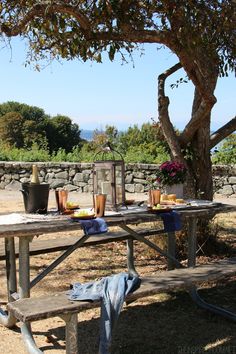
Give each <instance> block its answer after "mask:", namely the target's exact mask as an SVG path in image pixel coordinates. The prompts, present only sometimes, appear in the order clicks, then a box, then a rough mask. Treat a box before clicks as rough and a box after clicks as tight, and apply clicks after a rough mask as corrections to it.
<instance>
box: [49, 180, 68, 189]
mask: <svg viewBox="0 0 236 354" xmlns="http://www.w3.org/2000/svg"><path fill="white" fill-rule="evenodd" d="M64 185H65V180H64V179H59V178H58V179H55V180H53V181H52V182H51V183H50V188H52V189H56V188H60V187H64Z"/></svg>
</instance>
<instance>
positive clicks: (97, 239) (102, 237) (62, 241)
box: [0, 229, 163, 260]
mask: <svg viewBox="0 0 236 354" xmlns="http://www.w3.org/2000/svg"><path fill="white" fill-rule="evenodd" d="M137 232H138V233H139V234H140V235H147V236H151V235H157V234H160V233H163V231H160V230H156V229H153V230H148V231H147V230H138V231H137ZM78 233H80V236H73V235H66V236H65V235H59V236H58V237H57V238H54V239H48V240H42V239H37V238H36V239H33V241H32V242H30V255H39V254H43V253H51V252H57V251H63V250H66V249H67V248H68V247H70V246H72V245H73V244H74V243H75V242H77V241H78V240H79V239H80V238H81V237H82V233H81V231H78ZM128 237H129V234H128V233H127V232H125V231H116V232H112V231H109V232H107V233H106V234H99V235H97V236H96V235H94V236H91V237H90V238H89V239H88V240H87V241H85V243H84V244H83V245H82V246H80V247H86V246H93V245H99V244H105V243H109V242H115V241H123V240H126V239H127V238H128ZM15 254H16V257H18V256H19V244H18V242H15ZM4 259H5V247H4V244H1V245H0V260H4Z"/></svg>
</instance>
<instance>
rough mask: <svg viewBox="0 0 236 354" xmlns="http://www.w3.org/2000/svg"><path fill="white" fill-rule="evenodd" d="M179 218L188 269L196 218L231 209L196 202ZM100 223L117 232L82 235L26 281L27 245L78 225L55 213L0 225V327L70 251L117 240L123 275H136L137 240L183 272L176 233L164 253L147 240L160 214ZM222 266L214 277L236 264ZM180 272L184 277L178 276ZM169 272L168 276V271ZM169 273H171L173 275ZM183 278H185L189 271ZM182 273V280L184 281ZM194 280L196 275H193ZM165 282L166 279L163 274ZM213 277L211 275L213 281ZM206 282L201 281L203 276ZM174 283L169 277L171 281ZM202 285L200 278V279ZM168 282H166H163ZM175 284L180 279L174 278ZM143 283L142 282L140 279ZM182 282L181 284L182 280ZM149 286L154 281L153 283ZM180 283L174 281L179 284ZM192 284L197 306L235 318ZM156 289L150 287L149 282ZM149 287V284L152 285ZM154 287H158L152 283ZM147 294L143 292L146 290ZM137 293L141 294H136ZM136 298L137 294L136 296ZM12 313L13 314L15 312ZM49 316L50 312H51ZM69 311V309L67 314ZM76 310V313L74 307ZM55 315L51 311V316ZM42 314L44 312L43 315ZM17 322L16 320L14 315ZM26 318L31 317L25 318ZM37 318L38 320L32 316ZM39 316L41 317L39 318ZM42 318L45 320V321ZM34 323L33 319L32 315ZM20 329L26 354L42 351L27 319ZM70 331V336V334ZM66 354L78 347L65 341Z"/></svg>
mask: <svg viewBox="0 0 236 354" xmlns="http://www.w3.org/2000/svg"><path fill="white" fill-rule="evenodd" d="M177 211H178V213H179V214H180V216H181V218H182V219H184V220H185V221H186V223H187V229H188V262H187V267H188V268H194V267H195V265H196V247H197V239H196V229H197V220H198V219H201V218H206V217H213V216H214V215H216V214H217V213H226V212H229V211H236V207H235V206H232V205H228V204H222V203H211V202H209V203H202V204H201V203H197V204H196V205H194V204H192V205H189V206H188V207H182V208H181V207H179V208H178V209H177ZM104 219H105V221H106V223H107V225H108V227H109V228H110V227H113V226H115V227H116V228H118V229H119V230H118V231H115V232H107V233H104V234H99V235H85V234H84V235H82V236H81V237H79V238H78V240H76V242H75V243H74V244H72V245H70V246H69V247H68V248H67V249H66V250H65V251H64V252H63V253H62V254H61V255H60V256H59V257H58V258H56V259H55V260H54V261H53V262H52V263H51V264H50V265H49V266H48V267H47V268H45V269H44V270H43V271H42V272H41V273H40V274H39V275H38V276H36V278H34V279H32V280H31V279H30V252H29V245H30V242H31V241H32V240H33V238H34V237H35V236H39V235H41V237H44V235H46V234H48V233H55V234H56V235H57V234H58V233H59V232H68V231H74V230H79V229H81V225H80V223H79V222H74V221H71V219H70V217H69V216H62V215H57V214H55V213H50V212H49V213H48V214H47V215H23V218H22V220H19V221H18V222H16V223H11V224H4V223H3V224H1V222H0V238H4V240H5V253H6V257H5V258H6V281H7V292H8V302H9V303H8V309H9V311H8V313H7V312H5V311H4V310H3V309H0V323H1V324H2V325H4V326H6V327H9V328H11V327H13V326H14V325H15V323H16V317H15V316H16V313H17V310H15V309H14V302H15V301H16V300H19V299H24V298H29V297H30V289H31V288H32V287H33V286H34V285H35V284H37V283H38V282H40V281H41V280H42V279H43V278H44V277H45V276H46V275H47V274H48V273H50V272H51V271H52V270H53V269H54V268H55V267H56V266H57V265H58V264H60V263H61V262H62V261H63V260H64V259H66V258H67V257H68V256H69V255H70V254H71V253H72V252H73V251H74V250H76V249H78V248H79V247H82V246H86V247H87V246H89V245H96V244H101V243H106V242H117V241H121V240H126V242H127V268H128V272H129V273H131V274H137V272H136V269H135V262H134V248H133V241H134V240H137V241H139V242H143V243H144V244H146V245H147V246H149V247H151V248H152V249H154V250H156V251H157V252H159V253H161V254H162V255H164V256H165V257H166V258H167V260H168V269H169V270H170V271H171V270H172V269H174V268H177V274H178V277H179V276H180V274H184V271H185V269H184V267H183V266H182V264H181V263H180V262H179V260H177V259H176V256H175V232H173V231H171V232H167V236H168V250H167V252H165V251H164V250H162V249H160V248H159V247H158V246H157V245H156V244H155V243H153V242H152V241H150V239H149V238H148V236H150V235H158V234H161V233H162V234H163V233H164V232H165V230H164V229H162V228H161V229H158V230H156V229H155V230H152V229H151V228H150V227H149V226H148V225H149V224H150V223H151V222H155V221H157V220H162V219H161V213H159V212H156V213H150V212H148V211H147V209H146V208H145V207H139V208H133V209H132V208H129V209H127V210H122V211H121V212H117V213H113V214H111V213H110V215H105V216H104ZM142 224H145V228H142V229H140V230H139V229H138V230H137V228H135V227H134V225H136V226H137V225H142ZM15 238H18V240H19V277H18V284H17V276H16V263H15V242H14V241H15ZM224 267H225V273H224V272H221V273H220V272H219V270H218V271H217V272H218V274H219V275H220V274H221V277H222V276H224V275H227V274H233V272H235V270H236V267H235V263H234V262H231V263H230V264H229V265H228V268H227V267H226V266H225V265H224ZM181 272H183V273H181ZM170 274H171V273H170ZM173 274H174V273H173ZM186 274H188V275H187V276H188V277H189V274H190V273H186ZM186 274H185V278H186ZM198 276H199V275H198ZM164 278H166V279H167V278H168V277H167V276H164V275H163V281H164ZM213 278H214V279H215V278H216V275H214V277H213ZM204 279H205V278H204ZM172 280H173V279H172ZM200 280H201V281H202V279H200ZM168 281H169V282H170V279H169V280H168ZM168 281H167V282H165V287H164V288H165V289H168ZM178 281H179V278H178ZM144 283H145V281H144ZM185 283H186V280H185ZM195 283H199V279H197V278H196V279H195ZM150 284H152V282H151V281H149V284H148V287H149V290H148V291H147V289H146V290H145V289H143V294H146V295H148V293H150V291H154V290H153V289H151V285H150ZM153 284H154V283H153ZM178 284H179V283H178ZM193 284H194V280H193V282H192V283H191V289H190V290H191V291H190V295H191V296H192V298H193V300H194V301H196V302H197V303H198V305H199V306H202V307H203V308H206V309H208V310H211V311H213V312H215V313H218V314H220V315H223V316H225V317H227V318H230V319H232V320H236V316H235V315H234V314H232V313H230V312H228V311H226V310H224V309H221V308H218V307H216V306H213V305H211V304H207V303H205V302H204V300H203V299H201V298H200V296H199V294H198V293H197V289H196V288H195V287H194V286H193ZM154 285H155V284H154ZM154 285H153V286H154ZM155 286H156V287H157V285H155ZM145 291H146V292H145ZM137 294H140V296H141V295H143V294H142V291H141V290H140V291H139V292H137ZM137 296H138V295H137ZM14 311H15V312H14ZM50 311H51V313H53V311H52V309H51V310H50ZM71 311H72V310H71ZM74 311H75V309H74ZM55 313H56V312H55ZM44 316H47V314H44ZM18 318H20V317H18ZM29 318H30V317H29ZM35 318H36V319H37V316H36V317H35ZM42 318H43V317H42ZM44 318H46V317H44ZM31 319H32V320H33V317H31ZM74 321H75V318H74V317H73V325H71V322H70V325H69V326H68V329H67V334H68V337H71V338H72V337H73V333H74V332H73V331H75V322H74ZM21 331H22V334H23V338H24V341H25V343H26V346H27V349H28V351H29V353H42V352H41V351H40V350H39V349H38V348H37V347H36V345H35V342H34V339H33V336H32V333H31V329H30V325H29V323H28V322H27V321H26V322H25V323H24V324H23V325H22V327H21ZM72 332H73V333H72ZM66 345H67V353H68V354H69V353H72V352H73V353H75V352H76V351H75V350H76V349H75V348H76V346H77V344H76V343H74V342H73V341H72V342H70V343H67V344H66Z"/></svg>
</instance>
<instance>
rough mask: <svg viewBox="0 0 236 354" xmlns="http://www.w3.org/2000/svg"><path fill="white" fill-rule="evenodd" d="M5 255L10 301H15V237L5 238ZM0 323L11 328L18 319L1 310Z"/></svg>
mask: <svg viewBox="0 0 236 354" xmlns="http://www.w3.org/2000/svg"><path fill="white" fill-rule="evenodd" d="M5 254H6V278H7V294H8V301H13V298H12V294H13V293H15V292H16V290H17V282H16V258H15V242H14V238H13V237H11V238H5ZM0 323H1V324H2V325H3V326H5V327H8V328H11V327H14V325H15V324H16V319H15V317H14V316H12V315H11V313H9V314H7V313H6V312H5V311H4V310H2V309H1V308H0Z"/></svg>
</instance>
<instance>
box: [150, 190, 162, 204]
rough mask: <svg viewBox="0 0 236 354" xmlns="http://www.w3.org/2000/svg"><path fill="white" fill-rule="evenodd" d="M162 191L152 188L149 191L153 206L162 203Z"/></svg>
mask: <svg viewBox="0 0 236 354" xmlns="http://www.w3.org/2000/svg"><path fill="white" fill-rule="evenodd" d="M160 198H161V191H160V190H159V189H152V190H150V191H149V204H150V206H151V207H153V206H154V205H157V204H160Z"/></svg>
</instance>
